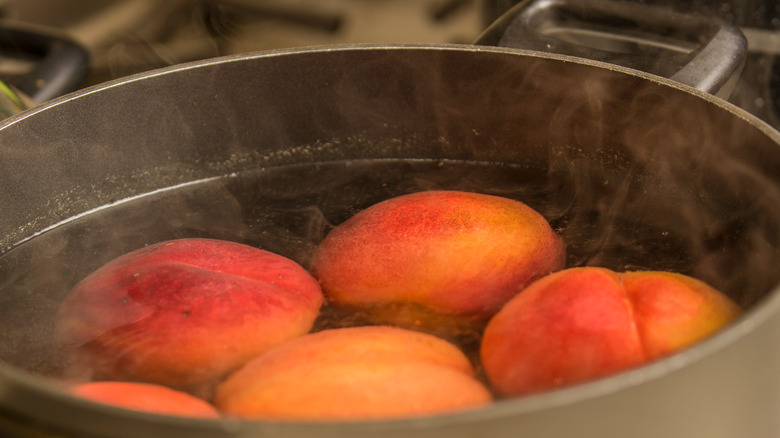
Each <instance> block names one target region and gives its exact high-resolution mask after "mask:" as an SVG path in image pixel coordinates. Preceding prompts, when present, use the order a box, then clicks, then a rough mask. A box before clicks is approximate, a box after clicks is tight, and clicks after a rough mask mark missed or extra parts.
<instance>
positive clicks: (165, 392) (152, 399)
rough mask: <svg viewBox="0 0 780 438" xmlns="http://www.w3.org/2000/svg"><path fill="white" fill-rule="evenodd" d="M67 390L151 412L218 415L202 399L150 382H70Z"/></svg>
mask: <svg viewBox="0 0 780 438" xmlns="http://www.w3.org/2000/svg"><path fill="white" fill-rule="evenodd" d="M68 391H69V392H70V393H71V394H73V395H76V396H78V397H82V398H85V399H88V400H91V401H94V402H98V403H104V404H107V405H112V406H116V407H120V408H124V409H132V410H136V411H143V412H150V413H153V414H159V415H176V416H181V417H195V418H212V419H216V418H219V417H220V414H219V412H217V409H216V408H215V407H214V406H213V405H211V404H209V403H208V402H206V401H205V400H203V399H200V398H198V397H195V396H193V395H190V394H188V393H186V392H182V391H177V390H174V389H171V388H168V387H166V386H161V385H156V384H152V383H134V382H110V381H103V382H89V383H81V384H78V385H74V386H72V387H70V388H69V389H68Z"/></svg>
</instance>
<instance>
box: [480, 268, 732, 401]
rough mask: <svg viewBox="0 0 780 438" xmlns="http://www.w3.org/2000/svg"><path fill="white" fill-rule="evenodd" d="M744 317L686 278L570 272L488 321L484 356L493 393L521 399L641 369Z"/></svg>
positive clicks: (543, 282) (540, 284)
mask: <svg viewBox="0 0 780 438" xmlns="http://www.w3.org/2000/svg"><path fill="white" fill-rule="evenodd" d="M740 313H741V310H740V308H739V307H738V306H737V305H736V304H735V303H734V302H733V301H732V300H731V299H729V298H728V297H727V296H726V295H724V294H723V293H721V292H719V291H717V290H715V289H713V288H712V287H710V286H708V285H707V284H705V283H703V282H701V281H699V280H696V279H694V278H691V277H688V276H684V275H681V274H675V273H668V272H658V271H644V272H629V273H616V272H613V271H610V270H607V269H603V268H593V267H587V268H571V269H566V270H563V271H559V272H556V273H554V274H551V275H549V276H547V277H544V278H542V279H540V280H538V281H536V282H534V283H533V284H531V285H530V286H528V288H526V289H525V290H524V291H523V292H521V293H520V294H519V295H517V296H516V297H515V298H513V299H512V300H511V301H509V302H508V303H507V304H506V306H504V308H503V309H502V310H501V311H500V312H498V313H497V314H496V315H495V317H493V318H492V319H491V320H490V322H489V323H488V325H487V327H486V329H485V331H484V336H483V338H482V345H481V350H480V355H481V359H482V363H483V365H484V368H485V371H486V373H487V375H488V377H489V379H490V382H491V383H492V385H493V386H494V388H495V389H496V390H497V391H498V392H499V393H501V394H503V395H519V394H524V393H529V392H535V391H541V390H545V389H550V388H554V387H557V386H562V385H570V384H573V383H577V382H582V381H586V380H590V379H594V378H597V377H601V376H605V375H608V374H611V373H615V372H618V371H621V370H625V369H628V368H631V367H636V366H638V365H641V364H644V363H646V362H648V361H651V360H654V359H657V358H660V357H662V356H665V355H668V354H671V353H673V352H676V351H679V350H680V349H683V348H685V347H688V346H690V345H691V344H693V343H695V342H697V341H699V340H702V339H704V338H705V337H707V336H709V335H711V334H713V333H714V332H715V331H716V330H718V329H720V328H721V327H723V326H724V325H726V324H727V323H729V322H730V321H732V320H734V319H735V318H736V317H737V316H738V315H739V314H740Z"/></svg>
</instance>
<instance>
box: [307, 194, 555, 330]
mask: <svg viewBox="0 0 780 438" xmlns="http://www.w3.org/2000/svg"><path fill="white" fill-rule="evenodd" d="M564 263H565V248H564V245H563V242H562V240H561V239H560V238H559V236H558V235H556V234H555V232H554V231H553V230H552V228H551V227H550V225H549V224H548V222H547V221H546V220H545V218H544V217H543V216H542V215H541V214H539V213H538V212H536V211H535V210H533V209H532V208H530V207H528V206H527V205H525V204H523V203H521V202H519V201H515V200H512V199H507V198H503V197H498V196H491V195H484V194H478V193H468V192H460V191H427V192H419V193H413V194H408V195H403V196H399V197H395V198H391V199H388V200H385V201H383V202H380V203H378V204H375V205H373V206H371V207H369V208H367V209H365V210H363V211H361V212H359V213H357V214H356V215H354V216H353V217H351V218H350V219H348V220H347V221H345V222H344V223H342V224H340V225H339V226H337V227H335V228H334V229H333V230H332V231H331V232H330V233H329V234H328V235H327V236H326V238H325V239H324V240H323V242H322V243H321V244H320V245H319V246H318V248H317V250H316V251H315V253H314V256H313V259H312V266H311V270H312V273H313V274H314V276H315V277H317V279H318V280H319V281H320V284H321V285H322V288H323V292H324V293H325V294H326V296H327V297H328V299H329V301H330V302H332V303H334V304H335V305H337V306H340V307H346V308H358V309H361V310H368V312H369V313H370V314H372V315H373V316H375V317H377V318H375V322H389V323H392V324H396V325H400V326H405V327H417V326H418V325H419V324H420V323H421V321H420V318H426V317H428V316H432V317H435V316H436V315H447V316H454V317H455V318H456V319H457V318H462V319H463V320H473V321H484V320H486V319H487V318H489V317H490V316H492V315H493V314H494V313H495V312H497V311H498V310H499V309H500V308H501V306H502V305H503V304H504V303H505V302H506V301H507V300H509V299H510V298H511V297H513V296H514V295H515V294H517V293H518V292H519V291H520V290H521V289H522V288H523V287H524V286H526V285H527V284H528V283H530V282H531V281H533V280H535V279H536V278H538V277H541V276H543V275H546V274H549V273H550V272H552V271H555V270H558V269H561V268H562V267H563V265H564ZM428 313H430V314H432V315H428ZM399 315H400V316H399ZM404 315H408V317H404ZM376 320H378V321H376ZM422 323H423V324H425V321H422Z"/></svg>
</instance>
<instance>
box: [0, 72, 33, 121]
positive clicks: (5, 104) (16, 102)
mask: <svg viewBox="0 0 780 438" xmlns="http://www.w3.org/2000/svg"><path fill="white" fill-rule="evenodd" d="M25 109H27V105H25V104H24V102H23V101H22V99H21V98H20V97H19V96H18V95H17V94H16V93H15V92H14V91H13V90H12V89H11V87H9V86H8V85H6V84H5V82H3V81H0V118H7V117H11V116H13V115H16V114H18V113H20V112H22V111H24V110H25Z"/></svg>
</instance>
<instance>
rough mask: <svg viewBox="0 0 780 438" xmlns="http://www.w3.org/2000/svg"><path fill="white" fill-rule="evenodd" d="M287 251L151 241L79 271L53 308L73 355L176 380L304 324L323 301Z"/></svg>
mask: <svg viewBox="0 0 780 438" xmlns="http://www.w3.org/2000/svg"><path fill="white" fill-rule="evenodd" d="M323 300H324V298H323V295H322V291H321V289H320V287H319V284H318V283H317V281H316V280H315V279H314V278H313V277H312V276H311V275H310V274H309V273H308V272H307V271H306V270H304V269H303V268H302V267H301V266H300V265H298V264H297V263H295V262H294V261H292V260H290V259H287V258H285V257H282V256H280V255H277V254H273V253H270V252H267V251H263V250H260V249H257V248H253V247H250V246H247V245H242V244H239V243H235V242H227V241H221V240H212V239H180V240H172V241H167V242H162V243H158V244H155V245H151V246H148V247H145V248H142V249H139V250H136V251H133V252H130V253H128V254H125V255H123V256H121V257H119V258H116V259H114V260H113V261H111V262H109V263H107V264H106V265H104V266H102V267H101V268H99V269H98V270H96V271H95V272H93V273H92V274H90V275H89V276H87V277H86V278H84V279H83V280H82V281H80V282H79V283H78V284H77V285H76V286H75V287H74V288H73V289H72V290H71V291H70V293H69V294H68V295H67V296H66V298H65V299H64V301H63V302H62V304H61V306H60V308H59V312H58V314H57V326H58V332H59V336H60V339H61V340H62V341H63V342H64V344H66V345H67V346H68V347H70V348H71V349H72V350H73V351H74V353H75V356H76V357H77V359H78V360H77V362H81V363H84V364H85V365H86V366H88V367H89V369H90V371H91V372H92V373H93V376H96V377H98V378H100V379H106V380H138V381H145V382H151V383H159V384H163V385H167V386H171V387H176V388H183V387H190V386H197V385H205V384H206V383H208V382H210V381H214V380H217V379H220V378H221V377H223V376H224V375H225V374H227V373H229V372H231V371H233V370H235V369H237V368H238V367H240V366H241V365H243V364H244V363H245V362H247V361H248V360H250V359H251V358H253V357H255V356H257V355H258V354H260V353H262V352H264V351H266V350H268V349H269V348H271V347H273V346H275V345H277V344H280V343H282V342H285V341H287V340H290V339H293V338H296V337H298V336H302V335H304V334H306V333H308V332H309V331H310V330H311V327H312V326H313V323H314V320H315V318H316V317H317V315H318V313H319V309H320V307H321V305H322V303H323Z"/></svg>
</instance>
